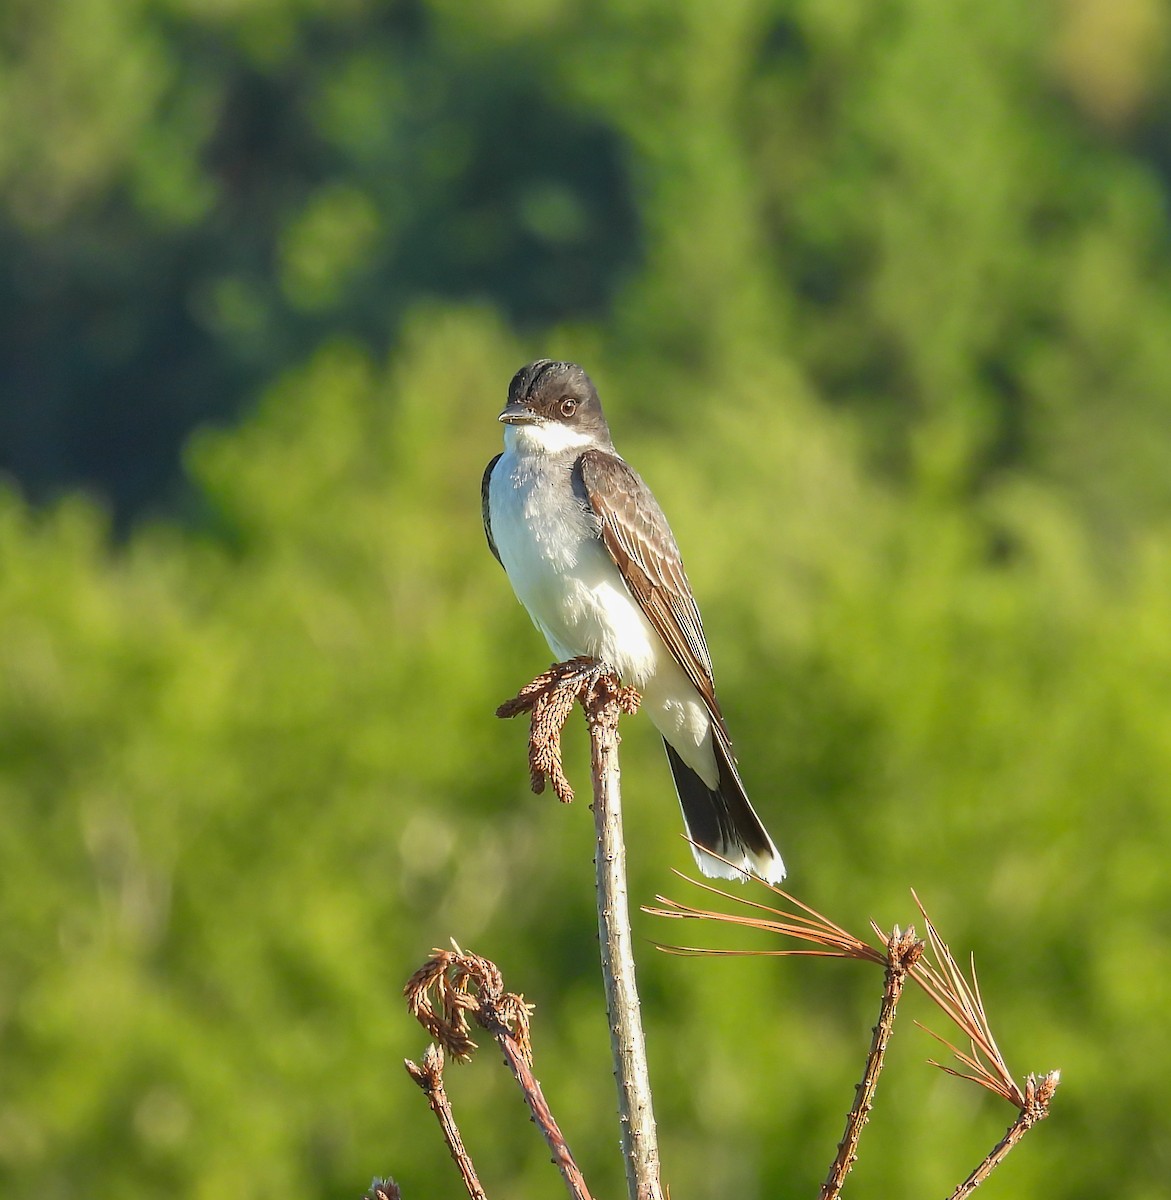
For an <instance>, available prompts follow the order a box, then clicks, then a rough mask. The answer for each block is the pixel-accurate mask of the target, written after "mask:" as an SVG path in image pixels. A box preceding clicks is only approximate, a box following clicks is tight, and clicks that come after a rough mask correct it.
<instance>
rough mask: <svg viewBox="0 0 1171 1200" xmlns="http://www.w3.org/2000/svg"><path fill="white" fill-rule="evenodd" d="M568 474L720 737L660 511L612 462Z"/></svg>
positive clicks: (695, 613)
mask: <svg viewBox="0 0 1171 1200" xmlns="http://www.w3.org/2000/svg"><path fill="white" fill-rule="evenodd" d="M574 470H575V474H576V475H577V478H578V481H579V484H580V488H581V494H582V496H583V498H584V499H585V501H586V503H587V504H588V505H589V507H590V508H591V510H592V511H593V513H594V515H595V516H596V517H597V518H598V522H599V526H600V529H601V537H602V542H603V544H604V545H605V547H606V549H607V550H608V551H609V552H610V557H611V558H612V559H613V560H614V564H615V566H617V568H618V570H619V572H620V573H621V575H622V578H623V580H624V581H625V583H626V586H627V587H628V588H629V589H630V592H631V594H632V595H633V596H634V598H635V600H637V601H638V606H639V608H641V609H642V611H643V614H644V615H645V616H646V619H647V620H648V621H650V623H651V625H652V627H653V628H654V630H655V632H656V633H657V634H658V635H659V637H661V638H662V639H663V641H664V643H665V644H666V646H667V649H668V650H670V651H671V655H672V657H674V659H675V661H676V662H677V663H678V664H679V665H680V667H682V668H683V671H684V673H685V674H686V675H687V678H688V679H689V680H690V681H691V683H692V684H693V686H694V687H695V690H696V691H697V692H699V694H700V696H701V697H702V698H703V702H704V704H705V705H706V706H707V709H708V711H709V712H710V713H711V715H712V717H713V718H714V722H715V726H716V728H717V729H718V730H720V733H721V735H722V736H723V737H726V736H727V730H726V727H725V726H724V719H723V716H722V715H721V713H720V706H719V703H718V702H717V700H716V690H715V684H714V682H713V680H712V660H711V655H710V653H709V652H708V648H707V639H706V638H705V637H704V636H703V624H702V622H701V621H700V617H699V609H698V608H697V607H696V603H695V597H694V596H693V595H692V594H691V584H690V583H688V581H687V572H686V571H684V569H683V560H682V558H681V557H680V555H679V547H678V546H676V545H675V538H674V537H673V536H672V534H671V527H670V526H669V525H668V524H667V518H666V517H665V516H663V510H662V509H661V508H659V505H658V503H657V502H656V500H655V498H654V496H652V495H651V490H650V488H648V487H647V485H646V484H645V483H643V481H642V480H641V479H640V478H639V476H638V475H637V474H636V473H635V472H634V471H633V470H631V468H630V467H629V466H627V465H626V463H625V462H624V461H623V460H622V459H621V458H619V457H618V456H617V455H614V454H610V453H607V452H606V451H604V450H587V451H585V453H584V454H582V456H581V457H580V458H579V459H578V460H577V463H576V464H575V468H574Z"/></svg>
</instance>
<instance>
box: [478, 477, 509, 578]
mask: <svg viewBox="0 0 1171 1200" xmlns="http://www.w3.org/2000/svg"><path fill="white" fill-rule="evenodd" d="M502 457H503V455H501V454H498V455H496V457H495V458H494V459H493V460H492V461H491V462H490V463H489V464H488V465H487V466H486V467H485V468H484V478H483V479H481V480H480V513H481V515H482V516H483V518H484V536H485V537H486V538H487V539H488V549H489V550H491V551H492V554H493V557H495V559H496V561H497V562H500V551H499V550H497V549H496V540H495V538H493V537H492V511H491V508H490V507H489V504H488V491H489V489H490V488H491V486H492V469H493V467H495V466H496V464H497V463H498V462H499V461H500V459H501V458H502ZM500 565H501V566H504V564H503V563H500Z"/></svg>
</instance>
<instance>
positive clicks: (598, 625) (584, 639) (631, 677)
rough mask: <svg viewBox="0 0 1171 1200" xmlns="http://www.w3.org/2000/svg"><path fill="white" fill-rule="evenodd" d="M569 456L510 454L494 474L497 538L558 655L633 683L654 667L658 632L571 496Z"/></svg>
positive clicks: (520, 594)
mask: <svg viewBox="0 0 1171 1200" xmlns="http://www.w3.org/2000/svg"><path fill="white" fill-rule="evenodd" d="M572 465H573V460H572V459H571V458H569V457H568V456H564V457H559V458H555V459H546V460H543V461H542V460H540V459H534V458H533V457H531V456H519V455H517V454H516V453H514V452H512V451H506V452H505V454H504V455H503V457H502V458H501V459H500V461H499V462H498V463H497V464H496V468H495V470H494V471H493V472H492V479H491V483H490V486H489V492H488V503H489V507H490V511H491V516H492V537H493V539H494V540H495V542H496V548H497V550H498V551H499V553H500V561H501V562H502V563H503V564H504V569H505V571H507V572H508V579H509V582H510V583H511V584H512V588H513V591H515V592H516V595H517V599H519V600H520V602H521V603H522V604H523V605H524V606H525V608H526V609H527V610H528V614H529V616H530V617H531V618H532V619H533V623H534V624H535V625H536V626H537V628H538V629H539V630H540V631H541V632H542V633H543V634H544V635H545V640H546V641H547V642H548V643H549V648H550V649H551V650H552V651H553V653H554V654H555V655H556V656H557V657H558V658H559V659H566V658H574V657H576V656H577V655H579V654H588V655H591V656H592V657H594V658H599V659H601V660H602V661H604V662H607V663H609V664H610V665H611V666H613V667H614V668H615V669H616V670H617V671H618V673H619V674H620V675H621V676H622V678H623V679H625V680H628V681H629V682H630V683H633V684H635V685H636V686H638V685H640V684H641V683H643V682H645V680H646V679H647V678H648V677H649V676H650V675H651V674H653V672H654V668H655V662H656V659H657V657H658V654H657V651H658V650H660V649H662V650H663V652H664V653H665V647H663V644H662V642H661V640H660V639H659V636H658V634H656V633H655V631H654V629H653V628H652V627H651V625H650V623H649V622H648V621H647V619H646V617H644V616H643V614H642V610H641V609H640V608H639V607H638V604H637V602H636V601H635V599H634V597H633V596H631V594H630V592H629V591H628V590H627V587H626V584H625V583H624V582H623V581H622V576H621V574H620V573H619V571H618V568H617V567H616V566H615V565H614V562H613V560H612V559H611V558H610V555H609V554H608V553H607V551H606V548H605V547H604V546H603V545H602V543H601V541H600V540H599V538H598V535H597V528H598V526H597V519H596V518H595V517H594V515H593V513H591V512H590V511H589V510H588V509H587V508H586V507H585V505H584V504H582V503H581V502H580V501H579V500H578V499H577V498H576V497H575V496H574V494H573V490H572V485H571V479H570V472H571V470H572Z"/></svg>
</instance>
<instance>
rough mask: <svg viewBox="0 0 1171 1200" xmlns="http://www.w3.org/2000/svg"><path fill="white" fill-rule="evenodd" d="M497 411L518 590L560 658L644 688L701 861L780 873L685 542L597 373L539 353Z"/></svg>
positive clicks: (490, 489) (501, 536)
mask: <svg viewBox="0 0 1171 1200" xmlns="http://www.w3.org/2000/svg"><path fill="white" fill-rule="evenodd" d="M500 420H501V421H502V422H503V423H504V453H503V454H498V455H497V456H496V457H495V458H494V459H493V460H492V461H491V462H490V463H489V464H488V467H487V470H485V472H484V479H483V484H482V487H481V499H482V504H483V512H484V532H485V533H486V534H487V537H488V545H489V547H490V549H491V550H492V553H493V554H494V555H495V556H496V558H497V560H498V561H499V562H500V564H501V566H503V567H504V570H505V572H506V573H507V575H508V580H509V582H510V583H511V584H512V588H513V591H515V592H516V595H517V598H518V599H519V600H520V602H521V603H522V604H523V605H524V606H525V608H526V609H527V610H528V613H529V616H530V617H531V618H532V620H533V624H534V625H536V627H537V628H538V629H539V630H540V631H541V632H542V633H543V634H544V635H545V640H546V641H547V642H548V643H549V647H550V649H551V650H552V651H553V653H554V654H555V655H556V656H557V658H558V660H560V661H564V660H568V659H570V658H576V657H578V656H580V655H588V656H589V657H591V658H595V659H598V660H599V661H601V662H603V663H605V664H606V665H607V666H609V667H610V668H612V669H613V670H614V671H615V672H616V673H617V674H618V676H619V678H620V679H621V680H622V682H623V683H626V684H630V685H633V686H634V687H636V688H637V689H638V690H639V692H641V693H642V707H643V710H644V711H645V712H646V713H647V714H648V715H649V716H650V719H651V720H652V721H653V722H654V724H655V727H656V728H657V729H658V730H659V732H660V733H661V734H662V735H663V744H664V745H665V747H666V749H667V760H668V761H669V763H670V764H671V773H672V775H673V776H674V777H675V790H676V791H677V792H678V794H679V803H680V805H681V807H682V809H683V821H684V824H685V825H686V827H687V833H688V836H689V837H690V838H691V839H692V842H693V846H692V850H693V852H694V854H695V859H696V862H697V863H698V864H699V868H700V870H701V871H703V872H704V874H705V875H711V876H715V877H720V878H725V879H737V878H740V879H742V878H744V877H745V875H746V874H747V873H749V872H751V873H752V874H754V875H758V876H759V877H760V878H761V879H764V880H766V881H768V882H769V883H776V882H778V881H780V880H781V879H783V878H784V875H785V864H784V863H783V862H782V861H781V856H780V854H779V853H778V852H777V848H776V846H775V845H774V844H773V840H772V838H771V837H769V835H768V831H767V830H766V829H765V827H764V825H763V824H762V823H761V820H760V818H759V817H758V816H757V815H756V812H755V811H754V810H753V807H752V805H751V804H750V803H749V800H748V795H747V793H746V792H745V790H744V784H743V783H742V782H741V781H740V776H739V774H738V773H737V770H736V760H735V758H734V756H733V754H732V742H731V738H730V737H729V735H728V728H727V726H726V725H725V723H724V718H723V716H722V714H721V713H720V705H719V702H718V701H717V700H716V691H715V684H714V682H713V679H712V662H711V655H710V654H709V653H708V648H707V641H706V640H705V638H704V635H703V626H702V624H701V623H700V617H699V609H698V608H697V607H696V604H695V597H694V596H693V595H692V593H691V585H690V584H689V583H688V582H687V574H686V572H685V571H684V570H683V560H682V559H681V558H680V556H679V548H678V547H677V546H676V545H675V538H674V537H673V536H672V534H671V529H670V526H668V524H667V519H666V517H664V516H663V512H662V509H660V508H659V506H658V504H657V503H656V501H655V498H654V496H652V495H651V492H650V489H649V488H648V487H647V486H646V484H645V483H643V481H642V480H641V479H640V478H639V476H638V475H637V474H635V472H634V471H633V470H632V469H631V468H630V467H629V466H627V464H626V462H625V461H624V460H623V459H622V457H621V456H620V455H619V454H618V452H617V450H615V449H614V443H613V442H612V441H611V440H610V429H609V426H607V424H606V418H605V416H603V414H602V405H601V402H600V401H599V400H598V393H597V390H596V389H595V388H594V385H593V383H592V382H591V380H590V377H589V376H588V375H587V374H586V373H585V371H583V370H582V368H581V367H579V366H577V364H576V363H569V362H553V361H552V360H550V359H540V360H538V361H537V362H534V363H530V364H529V365H528V366H527V367H523V368H521V370H519V371H518V372H517V373H516V375H515V376H514V377H513V380H512V383H511V384H510V385H509V388H508V404H507V406H506V407H505V409H504V411H503V412H502V413H501V414H500ZM713 855H718V856H719V858H716V857H713ZM720 859H727V860H728V862H730V863H731V864H732V865H731V867H729V866H728V865H727V863H725V862H722V861H720Z"/></svg>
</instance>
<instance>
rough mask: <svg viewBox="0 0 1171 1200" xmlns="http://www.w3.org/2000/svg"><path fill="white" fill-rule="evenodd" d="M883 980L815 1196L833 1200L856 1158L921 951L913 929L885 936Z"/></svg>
mask: <svg viewBox="0 0 1171 1200" xmlns="http://www.w3.org/2000/svg"><path fill="white" fill-rule="evenodd" d="M886 946H887V957H886V982H885V985H884V987H883V989H882V1004H881V1006H880V1007H879V1010H878V1021H877V1022H876V1024H875V1026H874V1035H873V1037H872V1038H871V1040H870V1053H869V1054H868V1055H867V1056H866V1069H865V1071H864V1072H863V1074H862V1080H861V1082H860V1083H859V1084H858V1085H857V1087H856V1088H855V1090H854V1103H853V1105H852V1106H851V1108H850V1111H849V1113H848V1115H847V1116H846V1130H845V1132H844V1133H843V1134H842V1140H841V1141H840V1142H839V1143H838V1152H837V1154H836V1155H835V1157H834V1161H833V1164H832V1166H831V1167H830V1169H829V1174H828V1175H827V1176H826V1179H825V1183H823V1184H822V1185H821V1191H820V1192H819V1193H818V1200H837V1198H838V1196H839V1195H840V1194H841V1190H842V1186H843V1184H845V1182H846V1176H847V1175H849V1173H850V1169H851V1167H853V1165H854V1163H855V1162H856V1161H857V1158H858V1140H859V1139H860V1138H861V1136H862V1130H863V1129H864V1128H865V1127H866V1122H867V1121H868V1120H869V1119H870V1110H871V1109H872V1108H873V1107H874V1093H875V1090H876V1089H877V1087H878V1076H879V1074H880V1073H881V1072H882V1065H883V1060H884V1058H885V1056H886V1048H887V1046H888V1045H889V1044H890V1038H891V1034H892V1033H893V1032H894V1023H895V1009H896V1007H897V1006H898V1002H899V997H900V996H901V995H902V993H903V985H904V984H905V983H906V980H907V972H908V971H909V970H910V969H911V967H912V966H913V965H914V964H915V963H916V962H917V961H918V960H919V958H920V956H921V955H922V953H923V943H922V942H920V941H918V940H917V939H916V937H915V931H914V930H913V929H908V930H907V931H906V933H901V932H900V931H899V928H898V926H897V925H896V926H895V928H894V930H893V932H892V933H891V934H890V936H889V937H888V938H887V939H886Z"/></svg>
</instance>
